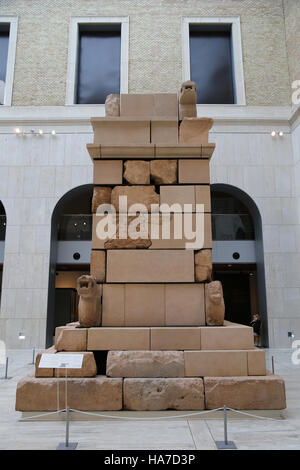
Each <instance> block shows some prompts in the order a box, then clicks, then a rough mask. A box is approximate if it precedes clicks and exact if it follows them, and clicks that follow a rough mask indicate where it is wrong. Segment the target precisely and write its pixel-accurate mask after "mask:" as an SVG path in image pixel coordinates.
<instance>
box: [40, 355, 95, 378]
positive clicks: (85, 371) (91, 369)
mask: <svg viewBox="0 0 300 470" xmlns="http://www.w3.org/2000/svg"><path fill="white" fill-rule="evenodd" d="M57 354H74V353H68V352H67V353H57ZM76 354H83V360H82V367H81V369H68V371H67V377H95V376H96V375H97V365H96V361H95V358H94V353H92V352H87V351H80V352H78V353H76ZM40 370H42V369H40ZM65 376H66V371H65V370H64V369H54V377H65Z"/></svg>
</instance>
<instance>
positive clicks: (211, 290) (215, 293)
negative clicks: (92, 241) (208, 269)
mask: <svg viewBox="0 0 300 470" xmlns="http://www.w3.org/2000/svg"><path fill="white" fill-rule="evenodd" d="M224 316H225V304H224V298H223V289H222V284H221V282H220V281H212V282H210V283H209V284H205V317H206V324H207V325H209V326H218V325H223V322H224Z"/></svg>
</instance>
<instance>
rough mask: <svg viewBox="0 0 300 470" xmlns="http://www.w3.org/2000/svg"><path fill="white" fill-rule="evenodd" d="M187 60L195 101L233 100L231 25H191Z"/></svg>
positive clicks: (226, 101) (227, 101)
mask: <svg viewBox="0 0 300 470" xmlns="http://www.w3.org/2000/svg"><path fill="white" fill-rule="evenodd" d="M190 64H191V80H192V81H193V82H195V83H196V87H197V103H199V104H234V88H233V70H232V57H231V27H230V26H227V25H224V26H221V27H218V26H215V27H212V26H207V25H190Z"/></svg>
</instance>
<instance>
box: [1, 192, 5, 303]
mask: <svg viewBox="0 0 300 470" xmlns="http://www.w3.org/2000/svg"><path fill="white" fill-rule="evenodd" d="M5 233H6V212H5V209H4V206H3V204H2V202H1V201H0V302H1V290H2V274H3V263H4V244H5Z"/></svg>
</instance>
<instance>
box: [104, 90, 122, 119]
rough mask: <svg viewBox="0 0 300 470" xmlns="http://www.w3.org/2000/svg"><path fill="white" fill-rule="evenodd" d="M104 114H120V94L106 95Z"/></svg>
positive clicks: (107, 115)
mask: <svg viewBox="0 0 300 470" xmlns="http://www.w3.org/2000/svg"><path fill="white" fill-rule="evenodd" d="M105 116H106V117H113V116H120V95H115V94H110V95H107V97H106V100H105Z"/></svg>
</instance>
